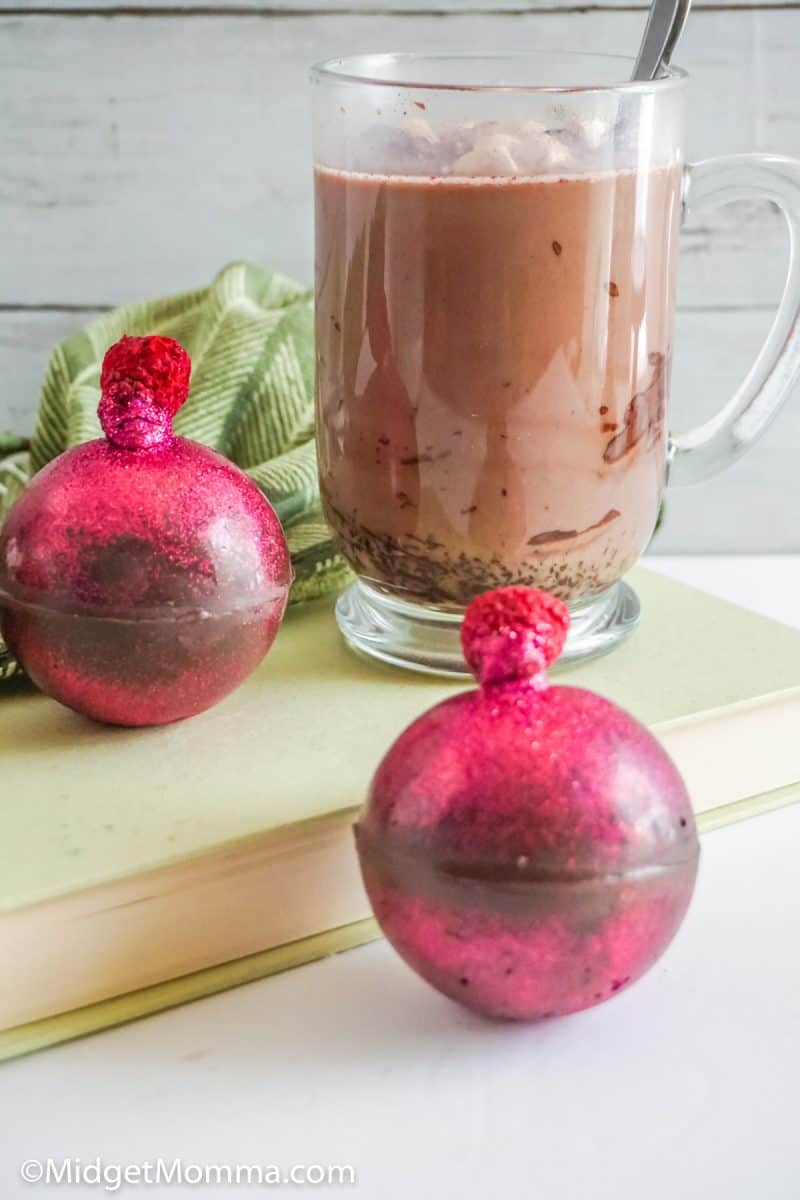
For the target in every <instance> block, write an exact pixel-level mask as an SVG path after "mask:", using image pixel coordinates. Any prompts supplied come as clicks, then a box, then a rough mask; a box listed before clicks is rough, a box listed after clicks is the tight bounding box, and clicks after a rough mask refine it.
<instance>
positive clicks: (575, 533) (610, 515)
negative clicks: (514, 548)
mask: <svg viewBox="0 0 800 1200" xmlns="http://www.w3.org/2000/svg"><path fill="white" fill-rule="evenodd" d="M621 515H622V514H621V513H620V511H619V509H618V508H610V509H609V510H608V512H607V513H606V515H605V516H604V517H602V518H601V519H600V520H599V521H595V523H594V525H587V526H586V528H585V529H548V530H545V532H544V533H536V534H534V536H533V537H531V538H528V545H529V546H544V545H546V543H548V542H566V541H568V540H569V539H570V538H576V537H581V536H582V535H583V534H584V533H592V532H593V531H594V530H595V529H602V528H603V526H604V525H609V524H610V523H611V522H612V521H616V519H617V517H619V516H621Z"/></svg>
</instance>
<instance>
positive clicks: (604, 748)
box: [356, 588, 699, 1020]
mask: <svg viewBox="0 0 800 1200" xmlns="http://www.w3.org/2000/svg"><path fill="white" fill-rule="evenodd" d="M567 622H568V617H567V612H566V609H565V607H564V606H563V605H562V604H561V603H560V601H557V600H555V599H554V598H553V597H551V596H548V595H547V594H545V593H541V592H533V591H531V590H529V589H524V588H507V589H501V590H499V591H497V592H490V593H487V595H486V596H482V597H480V598H479V599H478V600H476V601H474V602H473V604H472V605H471V606H470V609H469V610H468V612H467V618H466V620H465V624H464V639H463V640H464V649H465V654H466V658H467V661H468V663H469V664H470V666H471V667H472V668H473V670H475V671H476V673H477V674H478V675H479V677H480V679H481V681H482V684H483V686H482V687H481V689H480V690H479V691H473V692H467V693H464V694H462V695H459V696H456V697H454V698H453V699H451V700H447V701H445V702H444V703H442V704H439V705H437V706H436V707H435V708H433V709H431V711H430V712H427V713H425V714H424V715H423V716H422V717H420V718H419V719H418V720H417V721H415V722H414V723H413V724H412V725H411V726H410V727H409V728H408V729H407V730H406V731H405V733H403V734H401V736H400V737H399V738H398V740H397V741H396V742H395V744H394V745H393V746H392V748H391V749H390V750H389V752H388V754H387V755H386V757H385V758H384V760H383V762H382V763H381V765H380V767H379V768H378V771H377V773H376V775H375V777H374V779H373V782H372V787H371V790H370V794H369V798H368V801H367V804H366V807H365V810H364V812H363V814H362V816H361V819H360V820H359V823H358V826H357V830H356V833H357V844H358V851H359V856H360V860H361V867H362V873H363V877H364V882H365V885H366V888H367V892H368V894H369V897H370V900H371V902H372V906H373V910H374V912H375V916H376V917H377V920H378V922H379V924H380V925H381V928H382V929H383V932H384V933H385V934H386V937H387V938H388V939H389V941H390V942H391V943H392V944H393V946H394V947H395V949H396V950H398V951H399V953H400V954H401V955H402V957H403V958H404V959H405V960H406V961H407V962H408V963H409V964H410V965H411V966H412V967H413V968H414V969H415V970H416V971H418V972H419V974H420V975H421V976H422V977H423V978H424V979H426V980H427V981H428V982H429V983H431V984H433V986H434V987H436V988H438V989H439V991H441V992H444V993H445V995H447V996H450V997H451V998H452V999H454V1000H457V1001H459V1002H460V1003H461V1004H464V1005H466V1006H467V1007H468V1008H472V1009H475V1010H476V1011H478V1012H481V1013H484V1014H486V1015H488V1016H492V1017H500V1018H512V1019H526V1020H529V1019H535V1018H543V1017H552V1016H558V1015H561V1014H564V1013H569V1012H574V1011H576V1010H578V1009H582V1008H586V1007H588V1006H590V1005H593V1004H597V1003H599V1002H600V1001H602V1000H606V999H608V998H609V997H611V996H613V995H615V994H616V993H617V992H619V991H620V990H621V989H622V988H624V987H627V986H628V984H630V983H632V982H633V981H634V980H636V979H637V978H638V977H639V976H640V975H641V974H642V973H643V972H644V971H646V970H647V969H648V967H650V966H651V965H652V964H653V963H654V962H655V960H656V959H657V958H658V957H659V955H660V954H661V953H662V952H663V951H664V950H665V948H666V947H667V945H668V944H669V942H670V941H671V940H672V937H673V936H674V934H675V932H676V931H677V929H678V927H679V925H680V923H681V921H682V919H683V916H684V914H685V912H686V909H687V906H688V904H689V900H690V898H691V895H692V891H693V888H694V882H695V876H696V871H697V862H698V853H699V847H698V841H697V834H696V830H695V822H694V817H693V814H692V808H691V805H690V802H689V797H688V795H687V793H686V789H685V787H684V784H683V781H682V780H681V777H680V775H679V774H678V772H677V770H676V768H675V766H674V765H673V763H672V761H671V759H670V758H669V757H668V755H667V754H666V752H665V751H664V750H663V748H662V747H661V746H660V745H659V743H658V742H657V741H656V739H655V738H654V737H653V736H652V734H650V733H649V732H648V730H647V729H645V728H644V726H642V725H640V724H639V723H638V722H637V721H636V720H634V718H633V717H631V716H630V715H629V714H628V713H626V712H624V711H623V710H622V709H620V708H618V707H617V706H616V705H614V704H612V703H611V702H610V701H608V700H605V699H603V698H602V697H601V696H598V695H596V694H594V693H593V692H588V691H585V690H582V689H579V688H572V687H557V686H548V685H547V681H546V679H545V677H544V674H543V669H544V667H545V665H546V664H547V663H548V662H550V661H552V660H553V659H554V658H555V657H557V655H558V653H559V652H560V650H561V647H562V645H563V641H564V636H565V633H566V627H567Z"/></svg>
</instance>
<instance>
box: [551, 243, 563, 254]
mask: <svg viewBox="0 0 800 1200" xmlns="http://www.w3.org/2000/svg"><path fill="white" fill-rule="evenodd" d="M552 245H553V254H555V256H556V258H559V257H560V255H561V251H562V250H563V249H564V247H563V246H562V245H561V242H553V243H552Z"/></svg>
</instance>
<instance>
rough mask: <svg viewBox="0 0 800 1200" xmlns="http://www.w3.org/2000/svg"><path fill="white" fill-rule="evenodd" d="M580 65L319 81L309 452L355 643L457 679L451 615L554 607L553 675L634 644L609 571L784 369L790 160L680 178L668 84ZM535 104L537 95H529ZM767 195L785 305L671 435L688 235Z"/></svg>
mask: <svg viewBox="0 0 800 1200" xmlns="http://www.w3.org/2000/svg"><path fill="white" fill-rule="evenodd" d="M631 66H632V64H631V62H629V61H628V60H627V59H622V58H616V57H610V56H600V55H584V54H567V53H564V54H553V53H550V52H547V53H539V54H537V53H524V54H518V55H515V54H504V55H489V56H480V55H475V56H471V55H405V54H396V55H395V54H392V55H375V56H364V57H357V58H347V59H337V60H335V61H332V62H328V63H325V64H322V65H321V66H318V67H316V68H314V70H313V72H312V83H313V93H314V165H315V204H316V345H317V439H318V455H319V474H320V485H321V492H322V500H323V507H324V511H325V515H326V518H327V520H328V522H329V523H330V525H331V527H332V529H333V531H334V534H335V537H336V539H337V542H338V544H339V547H340V548H341V551H342V553H343V554H344V556H345V558H346V559H347V561H348V562H349V563H350V565H351V566H352V567H353V569H354V570H355V572H356V574H357V576H358V579H357V581H356V582H355V583H354V584H352V585H351V586H350V587H349V588H348V589H347V591H346V592H345V593H344V594H343V595H342V596H341V597H340V599H339V602H338V605H337V620H338V623H339V627H340V629H341V630H342V632H343V634H344V636H345V638H346V639H347V641H348V642H349V643H350V645H351V646H353V648H355V649H357V650H359V651H361V652H364V653H366V654H368V655H372V656H374V657H375V658H379V659H382V660H384V661H388V662H392V663H395V664H399V665H403V666H407V667H413V668H416V669H419V670H429V671H436V672H443V673H454V674H462V673H464V672H465V667H464V663H463V659H462V657H461V651H460V645H459V627H460V621H461V616H462V614H463V610H464V607H465V606H466V604H467V603H468V602H469V601H470V600H471V599H472V598H473V597H474V596H475V595H477V594H478V593H480V592H482V591H486V590H487V589H489V588H493V587H497V586H500V585H505V584H518V583H519V584H528V585H531V586H535V587H541V588H546V589H548V590H549V591H551V592H554V593H555V594H556V595H558V596H560V597H561V598H562V599H564V600H565V601H566V602H567V603H568V605H569V607H570V610H571V614H572V628H571V632H570V636H569V640H568V642H567V650H566V652H565V654H564V656H563V657H564V658H565V659H567V660H569V659H577V658H583V657H587V656H589V655H593V654H598V653H601V652H604V651H606V650H608V649H610V648H611V647H612V646H614V645H615V644H617V643H618V642H619V641H621V640H622V639H623V638H625V637H626V636H627V635H628V634H629V633H630V632H631V631H632V630H633V628H634V627H635V625H636V622H637V620H638V616H639V604H638V601H637V598H636V595H635V593H634V592H633V590H632V589H631V587H630V585H629V584H627V583H625V582H623V576H624V574H625V573H626V571H628V570H629V569H630V567H632V566H633V564H634V563H635V562H636V561H637V559H638V558H639V556H640V555H641V553H642V551H643V550H644V549H645V547H646V546H647V544H648V542H649V540H650V537H651V535H652V533H653V529H654V526H655V522H656V519H657V515H658V511H659V505H660V503H661V498H662V493H663V489H664V486H665V483H666V480H667V477H669V482H670V484H683V483H693V482H696V481H698V480H700V479H703V478H705V477H706V476H708V475H710V474H711V473H713V472H714V471H716V470H718V469H719V468H721V467H724V466H726V465H727V464H728V463H730V462H732V461H733V460H734V459H735V458H736V457H737V456H738V455H739V454H741V453H742V452H743V451H744V450H745V449H747V447H748V446H750V445H752V443H753V442H754V441H755V440H756V438H757V437H758V436H759V434H760V433H761V432H762V431H763V430H764V428H765V427H766V426H767V424H768V423H769V421H770V420H771V419H772V417H773V416H774V415H775V413H776V412H777V410H778V408H779V406H780V404H781V403H782V401H783V400H784V398H785V397H786V395H787V393H788V392H789V390H790V388H791V386H792V384H793V383H794V382H795V380H796V379H797V377H798V363H799V361H800V325H799V324H798V307H799V304H800V265H798V260H797V256H796V254H795V248H796V240H795V239H796V235H797V233H798V231H799V230H800V164H798V163H795V162H793V161H791V160H788V159H784V158H778V157H774V156H767V155H747V156H737V157H728V158H716V159H713V160H710V161H707V162H701V163H698V164H696V165H693V166H687V165H685V163H684V159H683V128H684V109H685V92H686V75H685V74H684V72H683V71H680V70H678V69H675V68H671V69H669V70H667V71H665V72H664V73H663V75H662V76H661V77H660V78H659V79H658V80H656V81H654V82H652V83H624V82H623V83H619V82H618V80H620V79H625V78H627V77H629V75H630V71H631ZM531 80H534V81H536V86H529V81H531ZM744 197H756V198H761V199H767V200H772V201H774V202H775V203H777V204H778V205H779V206H780V208H781V209H782V211H783V213H784V216H785V217H786V220H787V223H788V225H789V227H790V231H791V246H792V249H791V252H790V264H789V274H788V279H787V283H786V288H785V291H784V294H783V299H782V300H781V303H780V307H779V309H778V312H777V315H776V317H775V321H774V324H773V326H772V329H771V332H770V334H769V336H768V338H767V341H766V343H765V345H764V347H763V349H762V351H761V353H760V355H759V357H758V359H757V361H756V363H755V364H754V366H753V368H752V370H751V371H750V373H749V375H748V377H747V379H746V380H745V381H744V383H743V384H742V385H741V387H740V388H739V390H738V391H737V393H736V394H735V396H734V397H733V398H732V399H731V400H730V402H729V403H728V404H727V405H725V407H724V408H723V409H722V410H721V411H720V412H719V413H718V414H717V415H716V416H715V417H714V418H713V419H712V420H710V421H708V422H707V423H705V424H704V425H702V426H701V427H699V428H696V429H693V430H691V431H690V432H688V433H683V434H674V433H672V434H671V433H669V432H668V428H667V423H666V415H667V406H668V396H669V377H670V360H671V355H672V342H673V317H674V308H675V276H676V263H677V251H678V230H679V226H680V223H681V219H682V216H683V215H685V213H686V212H689V211H691V212H694V211H695V210H697V209H699V208H704V207H707V206H711V205H718V204H724V203H727V202H728V201H731V200H737V199H741V198H744Z"/></svg>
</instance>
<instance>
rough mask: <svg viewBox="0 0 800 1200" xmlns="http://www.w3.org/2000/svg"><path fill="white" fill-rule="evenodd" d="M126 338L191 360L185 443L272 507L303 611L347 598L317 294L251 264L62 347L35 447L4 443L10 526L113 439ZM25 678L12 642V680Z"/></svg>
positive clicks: (2, 483) (123, 315) (0, 494)
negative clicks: (317, 423) (328, 495)
mask: <svg viewBox="0 0 800 1200" xmlns="http://www.w3.org/2000/svg"><path fill="white" fill-rule="evenodd" d="M125 333H129V334H139V335H142V334H148V333H159V334H164V335H167V336H169V337H174V338H177V340H178V341H179V342H180V343H181V344H182V345H183V346H185V347H186V349H187V350H188V352H189V355H190V356H191V359H192V384H191V390H190V392H189V398H188V400H187V401H186V403H185V404H184V406H183V408H181V410H180V411H179V412H178V414H177V416H176V418H175V431H176V433H179V434H181V435H182V436H183V437H190V438H194V439H196V440H197V441H198V442H203V443H204V444H205V445H207V446H211V447H213V448H214V449H215V450H218V451H219V452H220V453H221V454H224V455H226V456H227V457H228V458H230V459H232V460H233V461H234V462H235V463H237V464H238V466H240V467H241V468H242V469H243V470H244V471H245V472H246V473H247V474H248V475H249V476H250V478H251V479H252V480H253V481H254V482H255V483H256V484H257V485H258V486H259V487H260V488H261V490H262V491H263V492H264V494H265V496H266V497H267V498H268V500H270V502H271V503H272V505H273V507H274V508H275V511H276V512H277V514H278V516H279V517H280V519H281V522H282V523H283V527H284V530H285V532H286V539H287V541H288V543H289V550H290V551H291V555H292V562H293V564H294V570H295V582H294V586H293V588H292V593H291V602H297V601H301V600H308V599H312V598H314V597H317V596H321V595H323V594H324V593H326V592H329V591H331V590H333V589H336V588H339V587H341V586H342V585H343V584H344V583H345V582H346V581H347V579H348V578H349V572H348V569H347V567H346V566H345V563H344V561H343V560H342V558H341V557H340V556H339V555H338V554H337V553H336V551H335V549H334V545H333V541H332V539H331V535H330V531H329V530H328V527H327V526H326V524H325V522H324V520H323V517H322V512H321V508H320V500H319V487H318V483H317V463H316V454H315V447H314V339H313V310H312V297H311V293H310V292H308V291H306V290H304V289H302V288H300V287H298V285H297V284H295V283H292V282H291V281H290V280H288V279H284V278H282V277H281V276H280V275H276V274H273V273H271V272H269V271H264V270H262V269H260V268H258V267H255V266H252V265H251V264H249V263H233V264H232V265H231V266H228V267H225V268H224V270H222V271H221V272H220V273H219V275H218V276H217V277H216V279H215V280H214V282H213V283H212V284H211V286H210V287H207V288H202V289H200V290H199V291H195V292H183V293H181V294H180V295H177V296H168V297H166V298H164V299H161V300H151V301H146V302H144V303H142V304H134V305H131V306H130V307H128V308H119V309H115V310H114V311H113V312H109V313H106V314H104V315H103V316H102V317H100V318H99V320H97V321H93V322H92V324H91V325H88V326H87V327H86V328H85V329H84V330H82V331H81V332H80V333H77V334H74V335H73V336H72V337H69V338H67V339H66V341H64V342H62V343H61V345H60V346H58V347H57V349H56V350H55V351H54V352H53V354H52V356H51V358H50V363H49V365H48V368H47V374H46V376H45V380H44V383H43V385H42V391H41V396H40V400H39V413H38V417H37V420H36V427H35V430H34V433H33V436H32V438H31V439H30V442H29V443H22V442H15V441H14V440H13V439H6V440H5V443H4V442H3V440H1V439H0V521H2V519H3V517H4V516H5V514H6V512H7V511H8V509H9V508H10V507H11V505H12V504H13V502H14V500H15V499H16V497H17V496H18V495H19V493H20V492H21V491H22V489H23V488H24V487H25V485H26V484H27V482H28V480H29V479H30V477H31V476H32V475H33V474H34V473H35V472H36V471H38V470H39V469H40V468H41V467H43V466H44V465H45V463H48V462H49V461H50V460H51V459H52V458H55V457H56V455H57V454H61V453H62V451H64V450H66V449H68V448H69V447H70V446H76V445H78V443H80V442H85V441H87V440H88V439H89V438H94V437H99V436H101V430H100V425H99V423H98V420H97V404H98V401H99V399H100V367H101V365H102V361H103V355H104V354H105V352H106V350H107V349H108V347H109V346H111V345H112V344H113V343H114V342H116V341H118V339H119V338H121V337H122V335H123V334H125ZM4 451H5V453H4ZM17 669H18V668H16V664H15V663H14V662H13V660H11V659H10V656H9V655H8V653H7V652H6V651H5V648H4V647H3V646H2V643H1V642H0V679H3V678H6V677H9V676H10V675H12V674H14V673H15V671H16V670H17Z"/></svg>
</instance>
